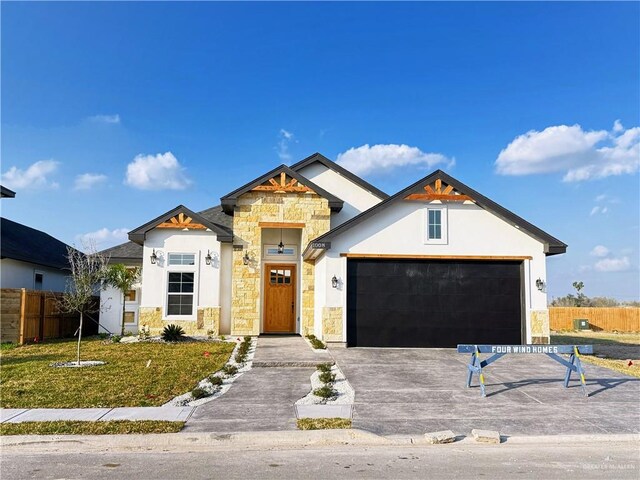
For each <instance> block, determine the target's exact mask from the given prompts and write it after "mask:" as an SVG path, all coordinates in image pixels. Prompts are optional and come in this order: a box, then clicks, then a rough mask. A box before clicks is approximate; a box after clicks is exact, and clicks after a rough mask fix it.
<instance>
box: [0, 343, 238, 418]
mask: <svg viewBox="0 0 640 480" xmlns="http://www.w3.org/2000/svg"><path fill="white" fill-rule="evenodd" d="M233 347H234V345H233V344H232V343H228V342H180V343H176V344H167V343H150V342H141V343H129V344H124V343H108V342H105V341H103V340H100V339H97V338H90V339H87V340H84V341H83V342H82V350H81V359H82V360H102V361H104V362H107V363H106V365H101V366H97V367H88V368H53V367H50V366H49V364H51V363H52V362H60V361H70V360H75V349H76V342H75V341H74V340H61V341H50V342H47V343H43V344H38V345H25V346H21V347H17V348H14V349H11V350H2V351H1V352H0V362H1V365H0V383H1V385H2V395H1V396H0V407H3V408H90V407H147V406H158V405H162V404H164V403H166V402H167V401H169V400H170V399H172V398H173V397H175V396H177V395H181V394H183V393H186V392H188V391H190V390H191V389H193V388H194V387H195V386H196V385H197V383H198V382H199V381H200V380H202V379H203V378H205V377H206V376H207V375H209V374H211V373H213V372H215V371H217V370H219V369H220V368H221V367H222V366H223V365H224V364H225V363H226V362H227V360H228V359H229V356H230V355H231V352H232V350H233ZM205 352H209V354H208V355H206V354H205ZM148 363H149V366H148V367H147V364H148Z"/></svg>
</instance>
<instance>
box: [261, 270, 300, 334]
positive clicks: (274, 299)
mask: <svg viewBox="0 0 640 480" xmlns="http://www.w3.org/2000/svg"><path fill="white" fill-rule="evenodd" d="M264 271H265V275H264V328H263V330H264V332H265V333H295V331H296V266H295V265H281V264H271V263H268V264H266V265H265V269H264Z"/></svg>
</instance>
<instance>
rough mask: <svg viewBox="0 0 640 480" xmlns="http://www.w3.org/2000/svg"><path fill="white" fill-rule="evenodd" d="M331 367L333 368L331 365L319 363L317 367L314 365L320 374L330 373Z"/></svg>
mask: <svg viewBox="0 0 640 480" xmlns="http://www.w3.org/2000/svg"><path fill="white" fill-rule="evenodd" d="M331 367H333V365H332V364H331V363H319V364H318V365H316V368H317V369H318V370H319V371H320V372H330V371H331Z"/></svg>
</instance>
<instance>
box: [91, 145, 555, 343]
mask: <svg viewBox="0 0 640 480" xmlns="http://www.w3.org/2000/svg"><path fill="white" fill-rule="evenodd" d="M129 239H130V242H129V243H126V244H123V245H120V246H117V247H114V248H112V249H110V250H109V251H108V253H109V254H110V255H111V257H112V260H113V261H116V260H117V261H121V262H124V263H128V264H131V265H141V266H142V280H141V283H140V288H139V291H138V292H137V294H136V296H135V308H137V313H136V314H135V323H132V324H131V325H130V327H131V328H132V329H135V328H137V327H139V326H140V325H146V326H148V327H149V328H150V329H151V331H152V332H154V331H155V332H158V331H160V330H161V329H162V328H163V327H164V326H165V325H168V324H171V323H175V324H179V325H181V326H182V327H183V328H184V329H185V331H186V332H187V333H188V334H192V335H198V334H200V335H205V334H207V333H211V334H231V335H258V334H269V333H271V334H291V333H298V334H303V335H307V334H315V335H316V336H317V337H318V338H321V339H323V340H325V341H327V342H341V343H345V344H347V345H348V346H370V347H387V346H389V347H395V346H401V347H451V346H454V345H455V344H457V343H503V344H520V343H547V342H548V341H549V320H548V310H547V295H546V291H545V281H546V280H545V279H546V257H547V256H549V255H556V254H560V253H564V252H565V251H566V248H567V245H566V244H564V243H563V242H561V241H560V240H558V239H556V238H554V237H553V236H551V235H549V234H548V233H546V232H544V231H542V230H541V229H539V228H537V227H535V226H534V225H532V224H531V223H529V222H527V221H526V220H524V219H522V218H520V217H519V216H517V215H515V214H514V213H512V212H510V211H509V210H507V209H506V208H504V207H503V206H501V205H498V204H497V203H495V202H493V201H491V200H490V199H488V198H487V197H485V196H484V195H482V194H480V193H479V192H476V191H475V190H473V189H471V188H470V187H468V186H466V185H465V184H463V183H462V182H460V181H458V180H457V179H455V178H453V177H451V176H449V175H447V174H446V173H445V172H443V171H441V170H437V171H435V172H433V173H431V174H430V175H428V176H426V177H424V178H422V179H420V180H418V181H417V182H415V183H413V184H412V185H409V186H408V187H406V188H405V189H403V190H401V191H399V192H398V193H396V194H395V195H392V196H388V195H387V194H385V193H384V192H382V191H380V190H379V189H377V188H376V187H374V186H373V185H371V184H369V183H368V182H366V181H365V180H363V179H361V178H359V177H358V176H356V175H354V174H353V173H351V172H349V171H347V170H345V169H344V168H343V167H341V166H339V165H338V164H336V163H334V162H333V161H331V160H329V159H327V158H326V157H324V156H322V155H320V154H318V153H316V154H314V155H311V156H310V157H308V158H305V159H304V160H302V161H300V162H298V163H296V164H295V165H292V166H285V165H280V166H279V167H276V168H274V169H273V170H271V171H269V172H267V173H264V174H263V175H260V176H258V177H257V178H255V179H253V180H251V181H250V182H248V183H246V184H245V185H243V186H241V187H239V188H237V189H235V190H233V191H231V192H230V193H228V194H227V195H224V196H223V197H222V198H221V199H220V205H219V206H215V207H212V208H209V209H207V210H204V211H202V212H194V211H192V210H190V209H188V208H187V207H185V206H183V205H179V206H177V207H175V208H174V209H172V210H170V211H168V212H166V213H163V214H162V215H159V216H158V217H157V218H154V219H153V220H151V221H149V222H147V223H145V224H143V225H141V226H140V227H138V228H136V229H135V230H133V231H131V232H130V233H129ZM103 295H107V293H103ZM132 305H133V304H132ZM113 310H115V311H117V308H114V309H113Z"/></svg>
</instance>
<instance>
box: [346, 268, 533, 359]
mask: <svg viewBox="0 0 640 480" xmlns="http://www.w3.org/2000/svg"><path fill="white" fill-rule="evenodd" d="M522 271H523V265H522V261H507V260H457V259H438V260H434V259H419V258H418V259H404V258H403V259H377V258H361V259H356V258H350V259H348V261H347V345H348V346H350V347H354V346H358V347H447V348H448V347H455V346H456V345H457V344H461V343H471V344H520V343H522V339H523V338H525V337H524V334H523V325H524V321H523V307H522V305H523V296H524V294H523V291H524V290H523V288H522V276H523V275H522Z"/></svg>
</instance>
